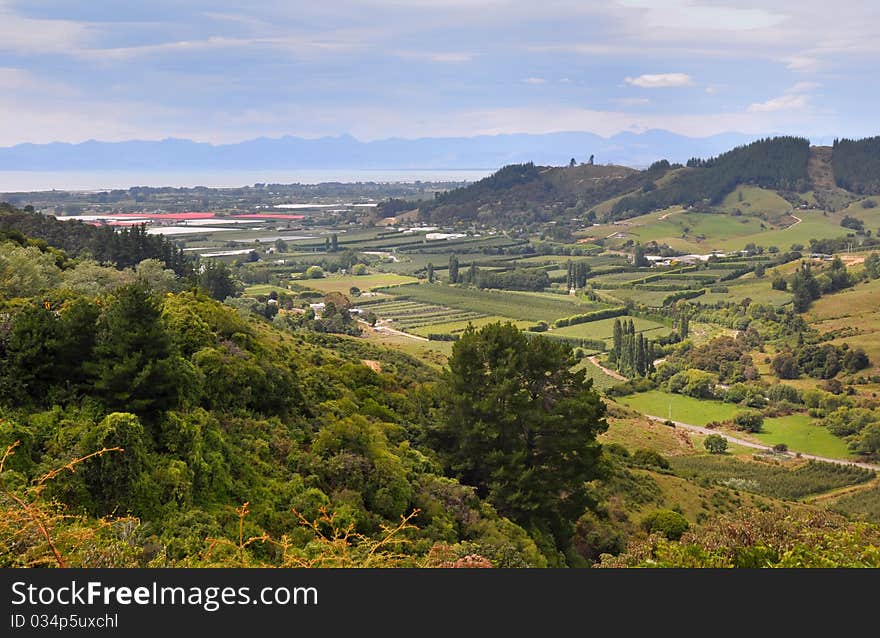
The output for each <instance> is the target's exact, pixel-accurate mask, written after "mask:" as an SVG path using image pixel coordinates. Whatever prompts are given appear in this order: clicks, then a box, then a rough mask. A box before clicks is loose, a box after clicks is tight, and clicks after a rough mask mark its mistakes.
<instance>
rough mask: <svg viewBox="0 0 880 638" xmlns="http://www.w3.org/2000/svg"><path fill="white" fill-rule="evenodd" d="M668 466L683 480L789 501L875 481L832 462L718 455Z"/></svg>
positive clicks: (678, 459) (870, 474)
mask: <svg viewBox="0 0 880 638" xmlns="http://www.w3.org/2000/svg"><path fill="white" fill-rule="evenodd" d="M670 463H671V464H672V467H673V469H674V470H675V472H676V473H677V474H679V475H680V476H683V477H691V478H696V479H699V478H704V479H709V480H711V481H713V482H715V483H718V484H720V485H726V486H727V487H729V488H732V489H738V490H747V491H750V492H757V493H759V494H764V495H766V496H771V497H774V498H782V499H790V500H798V499H802V498H804V497H806V496H809V495H811V494H821V493H822V492H827V491H829V490H833V489H837V488H840V487H845V486H847V485H856V484H859V483H864V482H866V481H869V480H871V479H872V478H874V472H872V471H870V470H865V469H862V468H857V467H850V466H845V465H837V464H833V463H821V462H816V461H806V462H803V461H787V462H785V463H780V462H778V461H775V460H770V461H754V460H752V461H744V460H740V459H737V458H734V457H732V456H730V455H721V454H711V455H710V454H706V455H699V456H679V457H670Z"/></svg>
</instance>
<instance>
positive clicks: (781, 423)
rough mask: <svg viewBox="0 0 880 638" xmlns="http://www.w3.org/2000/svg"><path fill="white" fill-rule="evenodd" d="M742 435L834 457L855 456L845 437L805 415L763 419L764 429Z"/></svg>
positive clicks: (796, 449)
mask: <svg viewBox="0 0 880 638" xmlns="http://www.w3.org/2000/svg"><path fill="white" fill-rule="evenodd" d="M743 438H754V439H756V440H758V441H760V442H761V443H764V444H765V445H776V444H777V443H785V444H786V445H787V446H788V447H789V449H791V450H795V451H797V452H805V453H806V454H815V455H817V456H827V457H829V458H833V459H847V458H852V455H851V454H850V453H849V450H848V449H847V446H846V442H845V441H844V440H843V439H841V438H840V437H837V436H834V435H833V434H831V432H829V431H828V430H826V429H825V428H824V427H822V426H821V425H817V424H816V422H815V420H814V419H811V418H810V417H809V416H807V415H805V414H792V415H789V416H783V417H776V418H770V419H764V427H763V428H762V429H761V432H758V433H756V434H751V435H749V436H748V437H746V436H744V437H743Z"/></svg>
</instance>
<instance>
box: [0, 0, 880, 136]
mask: <svg viewBox="0 0 880 638" xmlns="http://www.w3.org/2000/svg"><path fill="white" fill-rule="evenodd" d="M828 7H829V3H827V2H825V0H821V1H818V0H801V1H797V2H793V1H789V0H785V1H782V0H775V1H774V0H769V1H763V2H752V1H750V0H745V1H741V0H737V1H736V2H733V0H617V1H608V2H591V1H589V0H543V1H541V2H534V1H528V2H523V1H519V0H360V1H353V0H328V1H326V2H315V1H309V2H298V1H276V0H262V1H260V2H242V1H237V2H232V1H229V0H212V1H210V2H208V1H202V0H173V1H172V0H151V1H150V2H142V1H137V2H133V1H126V0H0V145H4V146H5V145H11V144H16V143H20V142H50V141H55V140H60V141H69V142H77V141H83V140H87V139H100V140H122V139H162V138H166V137H185V138H191V139H195V140H200V141H209V142H234V141H239V140H243V139H250V138H254V137H259V136H267V137H278V136H281V135H298V136H302V137H319V136H324V135H339V134H343V133H350V134H352V135H354V136H355V137H357V138H359V139H363V140H372V139H381V138H387V137H405V138H415V137H429V136H431V137H434V136H470V135H478V134H497V133H514V132H524V133H543V132H549V131H574V130H578V131H591V132H594V133H598V134H600V135H604V136H610V135H612V134H614V133H617V132H620V131H626V130H629V131H641V130H647V129H651V128H663V129H668V130H671V131H674V132H677V133H680V134H685V135H692V136H697V137H701V136H707V135H712V134H716V133H722V132H728V131H737V132H742V133H750V134H756V135H758V134H766V133H771V132H775V133H795V134H801V135H806V136H811V135H812V136H827V135H839V136H849V137H863V136H869V135H875V134H877V133H878V132H880V131H878V127H877V118H876V106H875V104H876V99H877V97H878V85H877V82H876V68H877V67H878V62H880V60H878V57H880V56H878V53H880V39H878V38H877V34H876V24H877V22H876V19H875V17H874V11H875V8H874V6H873V3H872V2H862V1H858V0H856V1H847V2H846V3H840V6H837V5H832V6H831V8H828Z"/></svg>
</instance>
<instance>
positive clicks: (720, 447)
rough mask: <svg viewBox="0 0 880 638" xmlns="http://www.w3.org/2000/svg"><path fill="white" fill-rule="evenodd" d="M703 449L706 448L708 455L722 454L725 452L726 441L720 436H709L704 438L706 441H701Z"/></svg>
mask: <svg viewBox="0 0 880 638" xmlns="http://www.w3.org/2000/svg"><path fill="white" fill-rule="evenodd" d="M703 447H704V448H706V449H707V450H708V451H709V453H710V454H724V453H725V452H727V439H725V438H724V437H723V436H721V435H720V434H710V435H709V436H707V437H706V440H705V441H703Z"/></svg>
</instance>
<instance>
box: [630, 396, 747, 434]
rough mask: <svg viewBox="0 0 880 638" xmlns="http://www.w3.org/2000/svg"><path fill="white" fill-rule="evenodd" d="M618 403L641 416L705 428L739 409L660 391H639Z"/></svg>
mask: <svg viewBox="0 0 880 638" xmlns="http://www.w3.org/2000/svg"><path fill="white" fill-rule="evenodd" d="M618 401H619V402H620V403H625V404H626V405H628V406H630V407H632V408H635V409H636V410H638V411H639V412H641V413H642V414H650V415H651V416H656V417H660V418H663V419H667V418H670V414H671V418H672V420H673V421H681V422H682V423H688V424H690V425H706V424H707V423H710V422H712V421H726V420H728V419H732V418H733V416H734V415H735V414H736V413H737V412H740V411H742V409H743V408H741V407H739V406H736V405H732V404H730V403H722V402H721V401H711V400H706V399H694V398H693V397H688V396H684V395H681V394H672V393H671V392H662V391H660V390H651V391H650V392H641V393H639V394H632V395H630V396H626V397H621V398H620V399H618Z"/></svg>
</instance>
